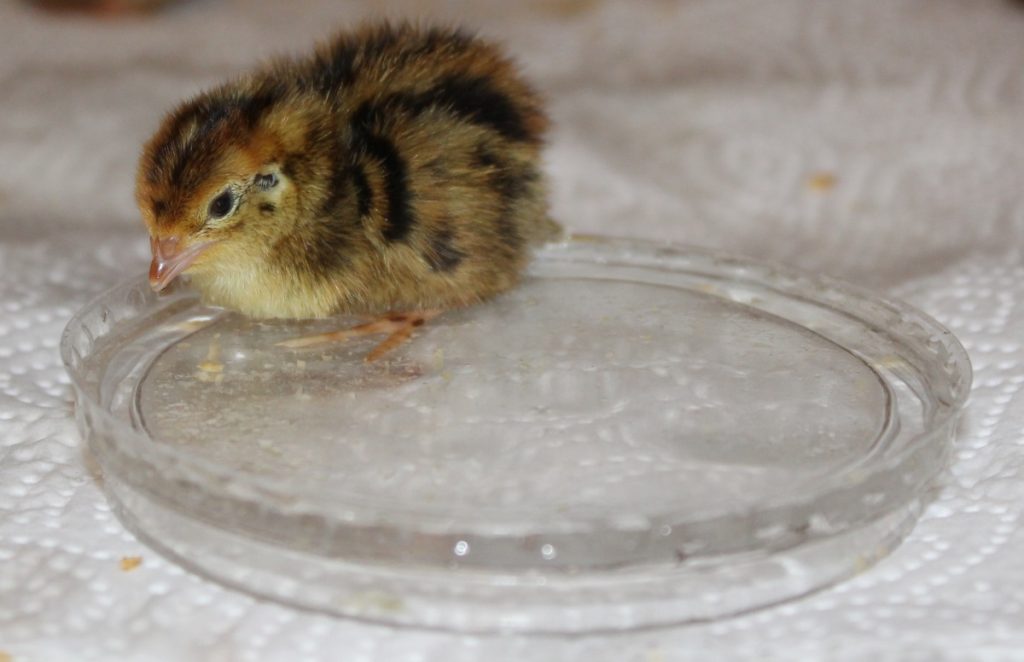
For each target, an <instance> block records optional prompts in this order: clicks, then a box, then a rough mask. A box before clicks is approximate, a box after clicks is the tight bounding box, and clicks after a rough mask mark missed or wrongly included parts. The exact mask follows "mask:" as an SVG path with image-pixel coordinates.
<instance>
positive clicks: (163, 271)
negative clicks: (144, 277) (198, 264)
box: [149, 237, 209, 292]
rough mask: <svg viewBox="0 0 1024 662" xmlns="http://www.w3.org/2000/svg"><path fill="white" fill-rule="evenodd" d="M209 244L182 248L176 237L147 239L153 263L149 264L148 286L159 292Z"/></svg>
mask: <svg viewBox="0 0 1024 662" xmlns="http://www.w3.org/2000/svg"><path fill="white" fill-rule="evenodd" d="M208 246H209V244H194V245H192V246H188V247H183V246H182V245H181V242H180V241H179V240H178V238H177V237H168V238H166V239H153V238H152V237H150V239H149V248H150V250H151V251H152V252H153V261H152V262H150V264H149V285H150V287H152V288H153V290H154V291H156V292H159V291H161V290H162V289H164V288H165V287H167V286H168V285H169V284H170V283H171V281H172V280H174V278H175V277H176V276H177V275H178V274H180V273H181V272H182V271H184V270H185V269H188V268H189V266H190V265H191V264H192V263H193V262H194V261H195V259H196V258H197V257H199V254H200V253H202V252H203V251H204V250H206V248H207V247H208Z"/></svg>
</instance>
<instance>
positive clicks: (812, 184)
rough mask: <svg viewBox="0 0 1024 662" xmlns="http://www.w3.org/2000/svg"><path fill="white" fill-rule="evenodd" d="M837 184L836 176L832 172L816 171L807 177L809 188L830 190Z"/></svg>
mask: <svg viewBox="0 0 1024 662" xmlns="http://www.w3.org/2000/svg"><path fill="white" fill-rule="evenodd" d="M835 185H836V176H835V175H833V174H832V173H831V172H816V173H814V174H813V175H811V176H810V177H808V178H807V188H809V189H812V190H814V191H828V190H830V189H832V188H835Z"/></svg>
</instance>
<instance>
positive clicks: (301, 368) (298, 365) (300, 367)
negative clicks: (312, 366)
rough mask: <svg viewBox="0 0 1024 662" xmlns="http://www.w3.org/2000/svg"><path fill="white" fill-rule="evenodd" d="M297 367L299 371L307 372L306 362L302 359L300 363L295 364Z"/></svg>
mask: <svg viewBox="0 0 1024 662" xmlns="http://www.w3.org/2000/svg"><path fill="white" fill-rule="evenodd" d="M295 367H296V368H298V369H299V370H305V369H306V362H305V361H303V360H302V359H299V360H298V361H296V362H295Z"/></svg>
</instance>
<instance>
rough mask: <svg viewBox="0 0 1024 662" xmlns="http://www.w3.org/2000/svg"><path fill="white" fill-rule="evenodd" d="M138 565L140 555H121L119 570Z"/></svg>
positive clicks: (139, 563)
mask: <svg viewBox="0 0 1024 662" xmlns="http://www.w3.org/2000/svg"><path fill="white" fill-rule="evenodd" d="M140 565H142V557H141V556H122V557H121V570H124V571H125V572H131V571H132V570H134V569H135V568H138V567H139V566H140ZM0 662H3V661H2V660H0Z"/></svg>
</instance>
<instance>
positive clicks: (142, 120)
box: [0, 0, 1024, 662]
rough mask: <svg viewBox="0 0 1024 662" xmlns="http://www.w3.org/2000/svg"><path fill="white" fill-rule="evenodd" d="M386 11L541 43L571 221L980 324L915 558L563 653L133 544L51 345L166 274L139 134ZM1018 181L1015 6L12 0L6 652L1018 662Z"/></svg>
mask: <svg viewBox="0 0 1024 662" xmlns="http://www.w3.org/2000/svg"><path fill="white" fill-rule="evenodd" d="M381 13H386V14H389V15H395V16H410V15H411V16H432V17H441V18H446V19H449V20H453V21H459V22H462V23H466V24H469V25H472V26H476V27H479V28H480V29H481V31H482V32H484V33H485V34H487V35H489V36H492V37H496V38H498V39H501V40H503V41H505V42H506V43H507V44H508V47H509V48H510V49H511V50H512V51H513V52H514V53H517V54H518V56H519V59H520V60H521V61H522V63H523V64H524V66H525V68H526V69H527V71H528V73H529V75H530V76H531V77H532V78H534V79H535V80H536V81H537V83H538V85H539V86H540V87H542V88H543V90H544V91H545V93H546V94H547V96H548V97H549V99H550V102H551V109H552V114H553V116H554V119H555V121H556V127H557V128H556V130H555V131H554V134H553V136H552V144H551V147H550V150H549V152H548V160H547V168H548V170H549V172H550V174H551V178H552V182H553V203H554V213H555V215H556V216H557V217H558V218H559V219H560V220H562V221H563V222H564V223H565V224H566V225H568V226H570V227H571V228H573V229H574V230H578V231H589V232H603V233H607V234H615V235H633V236H642V237H648V238H655V239H657V238H665V239H671V240H674V241H682V242H687V243H694V244H700V245H705V246H711V247H717V248H723V249H726V250H729V251H731V252H737V253H745V254H749V255H753V256H756V257H759V258H762V259H770V260H777V261H781V262H785V263H789V264H792V265H794V266H798V267H801V268H804V269H810V270H817V271H824V272H827V273H829V274H831V275H834V276H839V277H843V278H846V279H848V280H851V281H853V282H856V283H859V284H861V285H865V286H868V287H872V288H875V289H876V290H879V291H883V292H888V293H890V294H894V295H896V296H900V297H903V298H905V299H907V300H908V301H910V302H911V303H913V304H915V305H917V306H919V307H921V308H922V309H924V310H925V311H927V312H929V313H931V314H932V315H934V316H935V317H937V318H938V319H939V320H940V321H941V322H943V323H945V324H946V325H948V326H949V327H950V328H951V329H952V330H953V331H954V332H955V333H956V334H957V335H958V336H959V337H960V338H961V339H962V341H963V342H964V344H965V346H966V347H967V349H968V351H969V353H970V355H971V358H972V360H973V363H974V367H975V388H974V391H973V393H972V399H971V403H970V406H969V410H968V412H967V415H966V417H965V419H964V420H963V422H962V424H961V427H960V431H959V434H958V437H957V440H956V445H955V452H954V454H953V459H952V466H951V468H950V470H949V472H948V473H947V475H946V476H945V477H944V478H943V481H942V485H941V486H940V487H939V489H938V490H937V491H936V494H935V500H934V502H933V503H932V505H931V506H930V507H929V508H928V510H927V511H926V512H925V514H924V516H923V517H922V518H921V521H920V523H919V524H918V525H917V527H916V528H915V529H914V531H913V533H912V534H911V535H910V537H909V538H908V539H907V541H906V542H905V543H904V544H903V545H902V546H901V547H900V548H899V549H897V550H896V551H895V552H894V553H893V554H892V555H891V556H890V557H888V558H886V559H884V560H883V561H882V562H880V563H879V564H878V565H877V566H875V567H873V568H871V569H870V570H868V571H867V572H865V573H864V574H862V575H860V576H859V577H856V578H854V579H852V580H850V581H847V582H845V583H843V584H841V585H839V586H837V587H835V588H832V589H828V590H825V591H821V592H819V593H817V594H815V595H813V596H810V597H808V598H805V599H802V600H798V601H794V602H791V603H788V604H785V605H783V606H780V607H776V608H771V609H765V610H762V611H758V612H755V613H752V614H750V615H747V616H742V617H739V618H733V619H727V620H722V621H718V622H714V623H709V624H701V625H693V626H687V627H678V628H665V629H658V630H651V631H644V632H638V633H633V634H623V635H616V636H589V637H577V638H564V639H563V638H553V637H546V638H544V637H541V638H534V637H528V636H515V637H477V636H462V635H458V634H446V633H439V632H427V631H417V630H397V629H392V628H388V627H383V626H375V625H369V624H364V623H358V622H353V621H344V620H337V619H332V618H330V617H327V616H323V615H317V614H311V613H306V612H301V611H296V610H293V609H289V608H287V607H284V606H281V605H277V604H273V603H268V602H263V601H260V600H256V599H254V598H251V597H248V596H246V595H244V594H240V593H237V592H234V591H230V590H227V589H224V588H221V587H220V586H218V585H216V584H214V583H211V582H209V581H206V580H204V579H201V578H198V577H196V576H193V575H191V574H189V573H187V572H185V571H183V570H181V569H180V568H178V567H176V566H175V565H173V564H171V563H169V562H167V561H165V560H163V559H162V558H161V557H159V556H158V555H156V554H155V553H153V552H151V551H150V550H148V549H146V548H145V547H143V546H142V545H140V544H139V543H138V542H137V541H136V540H135V539H134V538H133V537H132V536H131V535H130V534H128V533H127V532H125V530H124V529H123V527H122V526H121V525H120V524H119V522H118V521H117V520H116V519H115V518H114V517H113V516H112V514H111V513H110V510H109V509H108V507H107V505H106V502H105V501H104V498H103V495H102V491H101V490H102V477H101V476H100V475H98V473H97V471H96V468H95V466H94V464H93V462H92V461H91V459H90V457H89V455H88V453H87V452H86V451H85V449H83V447H82V445H81V444H80V441H79V439H78V437H77V434H76V432H75V430H74V426H73V423H72V418H71V403H70V394H69V390H68V383H67V378H66V376H65V374H64V371H63V369H62V368H61V366H60V365H59V360H58V354H57V343H58V339H59V335H60V332H61V329H62V327H63V325H64V323H65V322H66V320H67V318H68V317H69V316H70V315H71V313H72V312H73V311H74V310H76V309H77V308H78V307H79V306H80V305H81V304H82V303H83V302H84V301H85V300H86V299H87V298H88V297H89V296H91V295H92V294H94V293H96V292H98V291H100V290H102V289H104V288H106V287H108V286H110V285H112V284H113V283H115V282H116V281H118V280H119V279H121V278H122V277H124V276H125V275H126V274H127V273H130V272H140V271H142V270H143V269H144V268H145V264H146V257H145V251H146V245H145V237H144V234H143V232H142V231H141V229H140V226H139V224H138V220H137V218H136V215H135V212H134V210H133V203H132V199H131V187H132V175H133V169H134V164H135V159H136V156H137V150H138V146H139V144H140V143H141V141H142V139H143V138H144V137H145V136H146V135H147V134H148V133H149V132H150V131H151V130H152V129H153V128H154V127H155V125H156V122H157V121H158V119H159V116H160V114H161V113H162V112H163V111H165V110H166V109H167V108H168V107H169V106H170V104H172V103H173V102H174V101H176V100H178V99H179V98H181V97H183V96H185V95H187V94H189V93H192V92H194V91H196V90H198V89H200V88H201V87H202V86H203V85H206V84H209V83H211V82H213V81H216V80H218V79H220V78H222V77H223V76H225V75H229V74H231V73H232V72H236V71H239V70H241V69H243V68H244V67H245V66H247V65H249V64H251V63H252V62H253V61H254V60H256V59H258V58H260V57H264V56H267V55H269V54H272V53H277V52H288V51H301V50H304V49H306V48H307V47H308V45H309V43H310V41H311V40H312V39H314V38H317V37H322V36H324V35H325V34H326V31H327V29H328V27H329V26H334V25H337V26H343V25H345V24H348V23H350V22H351V21H353V20H355V19H357V18H359V17H362V16H367V15H379V14H381ZM1022 192H1024V3H1020V2H1011V1H1009V0H971V1H968V0H848V1H846V2H837V1H829V0H776V1H774V2H763V1H759V0H717V1H712V0H688V1H678V2H670V1H668V0H638V1H635V2H625V1H622V2H614V1H613V0H606V1H604V2H602V1H600V0H551V1H543V0H526V1H523V2H517V3H510V2H504V3H503V2H500V1H498V0H487V1H480V2H469V1H460V0H447V1H445V0H429V1H428V0H421V1H418V2H417V1H414V0H408V1H404V2H389V3H383V4H382V3H372V2H369V1H365V2H358V1H355V0H353V1H351V2H344V3H341V2H331V1H329V0H297V1H292V2H281V1H277V2H253V1H251V0H192V1H191V2H184V3H179V4H176V5H172V6H171V7H170V8H169V9H167V10H166V11H164V12H162V13H159V14H157V15H155V16H153V17H150V18H131V19H126V20H105V21H96V20H94V19H90V18H87V17H81V16H56V15H51V14H45V13H41V12H38V11H36V10H34V9H32V8H31V7H30V6H29V5H28V4H27V3H24V2H13V1H12V0H8V1H7V2H5V3H4V4H2V5H0V276H2V280H0V651H2V654H0V660H3V659H7V658H5V657H4V654H6V655H7V656H9V658H10V659H13V660H15V661H16V662H25V661H28V660H47V661H48V660H139V661H141V660H260V661H266V660H306V659H308V660H346V661H348V660H351V661H360V660H391V659H395V660H426V659H444V660H466V661H469V660H504V659H508V660H574V659H580V660H584V659H585V660H637V661H644V662H660V661H671V660H690V659H693V660H707V659H751V660H753V659H770V658H775V659H786V660H792V659H802V660H806V659H840V660H842V659H850V660H858V659H866V658H873V659H882V660H886V659H893V660H916V659H920V660H935V659H993V660H996V659H1024V533H1022V532H1021V530H1022V526H1021V525H1022V523H1024V522H1022V519H1024V395H1022V394H1021V389H1022V388H1024V364H1022V361H1024V349H1022V347H1021V338H1020V336H1021V329H1022V328H1024V326H1022V325H1024V259H1022V254H1021V252H1020V249H1019V247H1020V246H1021V245H1022V244H1021V240H1022V238H1024V194H1022ZM132 557H141V564H140V565H138V567H135V568H134V569H128V570H125V569H122V566H121V563H122V559H125V558H132ZM130 565H131V563H128V566H130ZM128 566H126V567H128Z"/></svg>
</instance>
